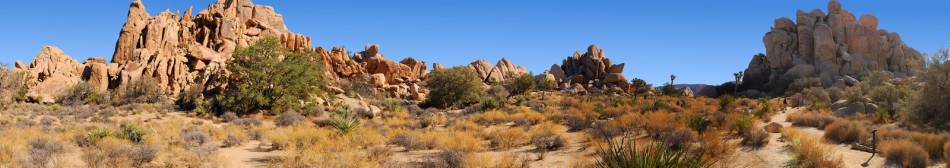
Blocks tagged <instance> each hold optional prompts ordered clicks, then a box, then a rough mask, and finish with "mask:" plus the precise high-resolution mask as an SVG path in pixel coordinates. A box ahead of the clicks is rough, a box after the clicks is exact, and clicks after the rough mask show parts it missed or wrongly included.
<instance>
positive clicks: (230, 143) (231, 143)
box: [221, 135, 243, 147]
mask: <svg viewBox="0 0 950 168" xmlns="http://www.w3.org/2000/svg"><path fill="white" fill-rule="evenodd" d="M242 143H243V142H242V140H241V138H238V137H237V136H234V135H228V136H227V137H225V138H224V141H221V144H222V145H224V147H235V146H241V144H242Z"/></svg>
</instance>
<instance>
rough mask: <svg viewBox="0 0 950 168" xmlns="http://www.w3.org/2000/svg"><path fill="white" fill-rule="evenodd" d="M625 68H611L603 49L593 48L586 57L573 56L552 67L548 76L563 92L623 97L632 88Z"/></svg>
mask: <svg viewBox="0 0 950 168" xmlns="http://www.w3.org/2000/svg"><path fill="white" fill-rule="evenodd" d="M623 68H624V64H623V63H621V64H612V62H611V61H610V59H609V58H607V57H606V56H604V50H603V49H601V48H600V47H597V45H591V46H590V47H587V52H585V53H580V52H579V51H578V52H574V55H573V56H571V57H568V58H566V59H564V61H562V65H558V64H554V65H551V68H550V69H549V70H548V71H547V72H545V74H550V75H553V76H554V78H555V79H556V80H557V81H558V82H559V83H560V85H561V88H562V89H568V88H570V90H584V92H586V91H592V92H595V91H607V92H609V93H624V92H626V91H629V90H631V88H630V83H629V81H627V79H626V78H625V77H624V76H623Z"/></svg>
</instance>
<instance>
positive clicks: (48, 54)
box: [17, 46, 85, 103]
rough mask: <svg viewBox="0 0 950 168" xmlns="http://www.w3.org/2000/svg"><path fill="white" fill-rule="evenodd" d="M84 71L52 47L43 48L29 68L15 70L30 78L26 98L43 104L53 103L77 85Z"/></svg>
mask: <svg viewBox="0 0 950 168" xmlns="http://www.w3.org/2000/svg"><path fill="white" fill-rule="evenodd" d="M84 69H85V68H84V66H83V65H82V64H80V63H79V62H76V60H73V59H72V58H71V57H70V56H69V55H66V53H64V52H63V50H61V49H59V48H56V47H53V46H43V48H41V49H40V53H39V54H37V55H36V57H35V58H33V61H32V62H30V65H29V66H24V65H21V66H19V67H18V68H17V70H18V71H21V72H26V73H27V74H29V75H30V77H31V79H30V81H29V83H28V85H29V91H28V93H27V96H28V97H30V98H31V99H33V100H36V101H40V102H44V103H50V102H54V101H55V99H56V98H59V96H61V95H62V94H63V93H65V92H66V91H67V90H68V89H69V88H71V87H72V86H73V85H75V84H77V83H79V82H80V78H81V77H82V74H83V71H84Z"/></svg>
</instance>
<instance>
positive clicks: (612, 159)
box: [593, 140, 713, 168]
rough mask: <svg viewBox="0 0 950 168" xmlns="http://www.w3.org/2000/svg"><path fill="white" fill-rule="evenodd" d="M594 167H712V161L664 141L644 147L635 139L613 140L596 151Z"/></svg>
mask: <svg viewBox="0 0 950 168" xmlns="http://www.w3.org/2000/svg"><path fill="white" fill-rule="evenodd" d="M596 157H597V161H596V162H595V163H594V165H593V167H597V168H617V167H682V168H700V167H712V163H713V162H712V161H707V160H703V159H702V158H701V157H700V156H694V155H692V154H690V153H688V152H687V151H686V150H673V149H670V148H667V146H665V145H663V144H662V143H650V144H646V145H644V146H643V147H638V144H637V143H636V142H635V141H633V140H629V141H628V140H622V141H620V142H617V141H611V142H610V143H609V144H608V146H607V147H606V148H604V149H601V150H600V151H597V153H596Z"/></svg>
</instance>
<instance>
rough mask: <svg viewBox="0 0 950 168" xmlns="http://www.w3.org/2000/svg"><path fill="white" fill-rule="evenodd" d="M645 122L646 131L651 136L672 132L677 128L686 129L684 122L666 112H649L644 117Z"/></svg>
mask: <svg viewBox="0 0 950 168" xmlns="http://www.w3.org/2000/svg"><path fill="white" fill-rule="evenodd" d="M643 119H644V121H645V123H644V129H646V131H647V132H648V133H650V134H651V135H658V134H659V133H662V132H670V131H673V130H674V129H676V128H681V127H686V126H685V124H684V123H683V122H679V121H677V120H676V116H675V115H674V114H673V113H670V112H666V111H656V112H649V113H646V114H645V115H644V116H643Z"/></svg>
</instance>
